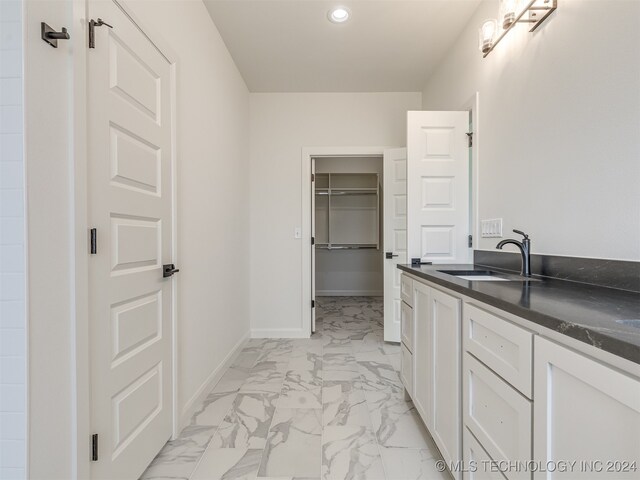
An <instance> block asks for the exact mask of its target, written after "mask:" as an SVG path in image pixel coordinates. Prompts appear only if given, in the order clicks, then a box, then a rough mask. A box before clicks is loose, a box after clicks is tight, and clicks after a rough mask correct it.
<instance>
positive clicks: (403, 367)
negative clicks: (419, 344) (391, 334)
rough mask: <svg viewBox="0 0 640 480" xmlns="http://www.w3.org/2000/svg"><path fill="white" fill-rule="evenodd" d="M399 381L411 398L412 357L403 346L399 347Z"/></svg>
mask: <svg viewBox="0 0 640 480" xmlns="http://www.w3.org/2000/svg"><path fill="white" fill-rule="evenodd" d="M400 380H401V381H402V384H403V385H404V388H406V389H407V392H409V395H410V396H412V397H413V355H412V354H411V352H410V351H409V350H407V347H406V346H405V345H404V344H402V346H401V347H400Z"/></svg>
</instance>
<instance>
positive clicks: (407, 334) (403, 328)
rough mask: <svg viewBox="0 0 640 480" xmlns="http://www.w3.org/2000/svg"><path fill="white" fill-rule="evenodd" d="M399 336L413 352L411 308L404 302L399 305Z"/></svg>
mask: <svg viewBox="0 0 640 480" xmlns="http://www.w3.org/2000/svg"><path fill="white" fill-rule="evenodd" d="M400 338H401V339H402V343H404V345H405V346H406V347H407V348H408V349H409V351H410V352H412V353H413V308H411V307H410V306H409V305H407V304H406V303H404V302H401V306H400Z"/></svg>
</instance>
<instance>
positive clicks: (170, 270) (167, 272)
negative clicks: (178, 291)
mask: <svg viewBox="0 0 640 480" xmlns="http://www.w3.org/2000/svg"><path fill="white" fill-rule="evenodd" d="M179 271H180V269H178V268H176V266H175V265H174V264H173V263H167V264H166V265H163V266H162V277H163V278H167V277H171V276H173V274H174V273H178V272H179Z"/></svg>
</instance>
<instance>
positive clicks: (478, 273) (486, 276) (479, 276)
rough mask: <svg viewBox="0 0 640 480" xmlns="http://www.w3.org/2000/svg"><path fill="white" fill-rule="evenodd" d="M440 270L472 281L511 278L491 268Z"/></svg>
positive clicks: (506, 280)
mask: <svg viewBox="0 0 640 480" xmlns="http://www.w3.org/2000/svg"><path fill="white" fill-rule="evenodd" d="M438 272H440V273H445V274H447V275H453V276H454V277H458V278H461V279H463V280H469V281H471V282H508V281H509V280H510V279H509V278H504V277H502V276H499V275H496V274H495V273H494V272H492V271H490V270H438Z"/></svg>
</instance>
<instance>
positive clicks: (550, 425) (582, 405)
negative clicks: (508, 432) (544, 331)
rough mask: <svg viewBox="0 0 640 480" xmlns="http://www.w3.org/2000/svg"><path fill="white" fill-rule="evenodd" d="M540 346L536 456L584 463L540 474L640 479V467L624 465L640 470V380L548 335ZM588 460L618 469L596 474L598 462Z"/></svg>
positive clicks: (540, 476) (575, 478)
mask: <svg viewBox="0 0 640 480" xmlns="http://www.w3.org/2000/svg"><path fill="white" fill-rule="evenodd" d="M534 347H535V349H534V351H535V355H534V392H535V393H534V394H535V398H534V400H535V401H534V442H535V443H534V460H536V461H542V462H545V463H546V462H559V461H573V460H576V461H577V462H578V466H577V468H576V469H574V470H573V471H567V472H560V471H553V472H552V471H549V472H537V473H536V477H535V478H536V479H543V478H544V479H547V480H551V479H571V480H578V479H589V480H591V479H607V480H608V479H616V480H618V479H632V478H633V479H637V478H638V477H639V476H640V470H636V471H633V470H629V469H627V471H620V469H621V468H623V467H625V466H626V465H628V464H632V463H633V462H636V466H637V467H638V468H640V379H638V378H633V377H630V376H627V375H625V374H623V373H621V372H619V371H617V370H615V369H613V368H611V367H608V366H606V365H603V364H601V363H600V362H598V361H596V360H593V359H591V358H588V357H586V356H584V355H581V354H579V353H576V352H574V351H572V350H570V349H568V348H566V347H563V346H561V345H558V344H556V343H553V342H550V341H548V340H546V339H544V338H540V337H536V338H535V344H534ZM582 461H584V462H598V461H599V462H602V463H601V465H600V466H601V467H602V468H605V469H606V468H607V466H611V468H612V471H611V472H606V471H605V472H599V473H598V472H597V471H596V472H595V473H594V471H593V470H592V467H595V468H599V467H598V465H594V464H593V463H589V464H588V465H587V467H588V468H582V467H583V466H584V465H581V464H580V462H582ZM607 462H612V463H611V464H610V465H609V464H608V463H607ZM615 462H620V463H615Z"/></svg>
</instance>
